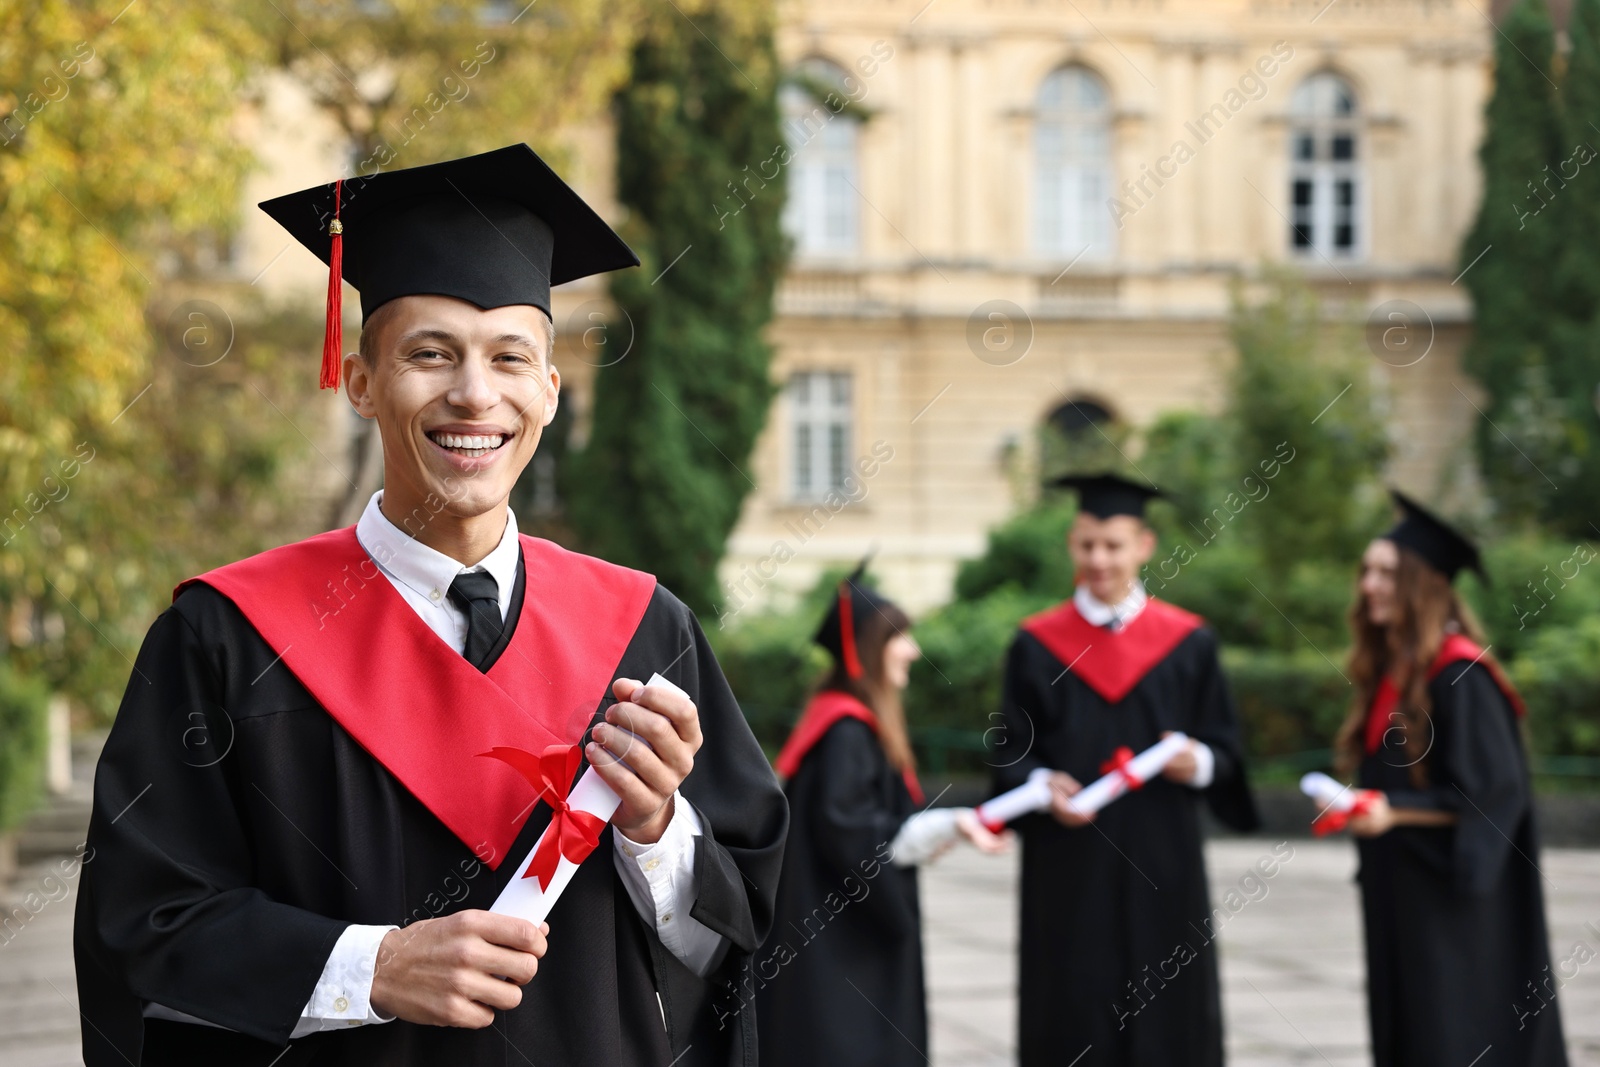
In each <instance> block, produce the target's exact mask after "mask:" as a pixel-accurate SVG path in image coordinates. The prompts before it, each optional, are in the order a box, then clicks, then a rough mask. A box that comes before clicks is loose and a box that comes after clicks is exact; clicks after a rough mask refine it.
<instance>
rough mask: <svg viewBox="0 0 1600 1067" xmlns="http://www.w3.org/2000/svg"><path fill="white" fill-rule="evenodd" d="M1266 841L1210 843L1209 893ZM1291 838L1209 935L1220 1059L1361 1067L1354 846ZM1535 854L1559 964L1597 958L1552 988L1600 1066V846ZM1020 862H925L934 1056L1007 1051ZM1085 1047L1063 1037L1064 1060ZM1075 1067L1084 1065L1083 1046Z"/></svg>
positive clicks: (966, 857)
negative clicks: (1265, 875) (1283, 856)
mask: <svg viewBox="0 0 1600 1067" xmlns="http://www.w3.org/2000/svg"><path fill="white" fill-rule="evenodd" d="M1275 844H1277V842H1274V841H1269V840H1261V839H1250V840H1228V841H1215V842H1212V843H1211V844H1210V845H1208V846H1207V850H1206V853H1207V862H1208V864H1209V869H1210V873H1211V886H1212V903H1213V905H1215V904H1216V903H1217V902H1218V901H1219V900H1220V899H1221V895H1222V893H1224V892H1225V891H1226V890H1227V889H1228V888H1230V887H1232V886H1236V885H1237V884H1238V882H1239V879H1240V878H1241V877H1243V876H1244V875H1245V873H1246V872H1247V871H1249V870H1250V869H1251V867H1252V866H1253V865H1254V864H1255V863H1256V861H1257V860H1259V859H1261V858H1263V857H1265V856H1269V855H1270V854H1271V851H1272V848H1273V846H1274V845H1275ZM1291 844H1292V845H1293V847H1294V855H1293V857H1292V858H1291V859H1290V860H1289V861H1288V863H1287V864H1285V865H1284V866H1283V867H1282V868H1281V869H1280V870H1279V872H1278V874H1277V875H1276V876H1275V877H1274V878H1272V879H1271V880H1270V881H1268V882H1267V883H1266V885H1267V887H1268V892H1267V894H1266V895H1265V896H1262V897H1260V898H1259V899H1257V900H1256V901H1255V902H1253V903H1250V904H1247V905H1246V906H1245V907H1244V908H1243V909H1242V910H1240V911H1239V912H1238V913H1237V914H1236V915H1234V916H1233V917H1232V918H1231V919H1230V920H1229V921H1228V923H1227V924H1226V925H1225V926H1224V927H1223V928H1222V933H1221V934H1220V936H1219V937H1218V945H1219V946H1220V951H1221V954H1222V996H1223V1002H1222V1004H1223V1011H1224V1014H1225V1016H1226V1019H1227V1023H1226V1025H1227V1048H1228V1063H1229V1064H1230V1065H1231V1067H1285V1065H1292V1064H1318V1065H1323V1067H1358V1065H1364V1064H1367V1063H1369V1062H1370V1060H1369V1059H1368V1054H1367V1030H1366V1028H1367V1021H1366V1003H1365V993H1364V989H1363V986H1364V975H1363V970H1364V968H1363V964H1362V958H1361V929H1360V920H1359V917H1358V915H1357V900H1356V887H1355V885H1354V884H1353V883H1352V881H1351V879H1352V877H1353V875H1354V873H1355V849H1354V848H1353V846H1352V845H1351V844H1350V842H1348V841H1344V840H1337V841H1301V840H1296V841H1293V842H1291ZM1540 865H1541V866H1542V867H1543V869H1544V874H1545V877H1546V883H1545V894H1546V896H1545V899H1546V904H1547V905H1548V907H1549V909H1550V928H1551V929H1550V933H1551V946H1552V954H1553V957H1552V958H1553V959H1554V961H1555V962H1556V964H1557V969H1558V970H1559V963H1560V961H1562V960H1564V959H1569V958H1573V949H1574V946H1575V945H1578V944H1580V943H1581V944H1583V945H1586V946H1587V948H1588V952H1587V953H1583V952H1580V953H1578V955H1577V956H1576V959H1577V960H1583V959H1587V958H1592V960H1593V962H1590V963H1589V964H1588V965H1587V966H1584V967H1580V968H1578V969H1577V973H1576V974H1575V975H1573V977H1572V979H1571V980H1570V981H1569V982H1568V983H1567V984H1566V985H1565V986H1564V987H1562V989H1561V998H1562V1004H1561V1010H1562V1016H1563V1021H1564V1022H1565V1028H1566V1035H1567V1049H1568V1054H1569V1057H1570V1059H1571V1062H1572V1065H1573V1067H1600V851H1578V850H1561V849H1547V850H1546V851H1545V853H1544V855H1543V856H1542V858H1541V864H1540ZM1016 868H1017V861H1016V858H1015V856H1011V857H1006V858H1002V859H993V858H987V857H982V856H979V855H977V854H976V853H974V852H972V851H971V850H963V851H958V852H953V853H951V854H950V855H948V856H946V857H944V858H943V859H941V860H940V861H939V862H938V863H936V864H934V865H933V866H932V867H930V868H927V869H925V870H924V873H923V881H922V899H923V902H924V904H923V906H924V930H925V938H926V940H925V945H926V951H927V962H928V985H929V997H930V1000H931V1009H932V1010H931V1018H932V1025H933V1064H934V1067H1006V1065H1009V1064H1011V1063H1013V1056H1014V1055H1015V1048H1016V1046H1015V1041H1014V1037H1013V1027H1014V1024H1015V1019H1016V1015H1015V1011H1016V1008H1015V1004H1014V995H1015V989H1016V974H1015V969H1016V941H1017V934H1016V918H1017V916H1016V910H1017V909H1016V892H1015V887H1016ZM1254 895H1259V891H1257V893H1256V894H1254ZM1572 971H1573V966H1569V967H1568V968H1567V970H1566V973H1567V974H1572ZM1507 1010H1510V1007H1509V1005H1508V1006H1507ZM1080 1051H1081V1050H1079V1049H1064V1050H1063V1053H1064V1054H1063V1056H1062V1059H1061V1067H1067V1065H1068V1064H1070V1063H1071V1062H1072V1057H1073V1056H1075V1055H1077V1054H1078V1053H1079V1052H1080ZM1078 1067H1092V1057H1091V1058H1086V1059H1084V1060H1083V1061H1082V1063H1080V1064H1079V1065H1078ZM1461 1067H1468V1065H1467V1064H1462V1065H1461Z"/></svg>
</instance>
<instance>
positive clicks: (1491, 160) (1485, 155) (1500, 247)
mask: <svg viewBox="0 0 1600 1067" xmlns="http://www.w3.org/2000/svg"><path fill="white" fill-rule="evenodd" d="M1554 53H1555V30H1554V27H1553V25H1552V24H1551V21H1550V14H1549V11H1548V10H1547V9H1546V7H1545V4H1544V0H1520V2H1519V3H1518V4H1517V5H1516V6H1515V7H1514V8H1512V9H1511V11H1510V12H1509V13H1508V14H1507V16H1506V18H1505V20H1504V22H1503V23H1502V25H1501V32H1500V33H1499V34H1497V35H1496V37H1495V86H1494V94H1493V95H1492V96H1491V97H1490V99H1489V105H1488V109H1487V116H1486V119H1487V121H1486V125H1487V128H1486V130H1485V135H1484V141H1483V145H1482V147H1481V148H1480V149H1479V160H1480V161H1481V164H1482V171H1483V203H1482V206H1481V207H1480V208H1479V211H1478V219H1477V222H1476V224H1475V225H1474V226H1473V228H1472V230H1471V232H1470V233H1469V234H1468V235H1467V237H1466V240H1465V241H1464V243H1463V244H1462V249H1461V262H1460V269H1462V270H1465V271H1466V272H1467V273H1466V277H1465V279H1464V281H1465V284H1466V286H1467V288H1468V289H1469V290H1470V291H1471V293H1472V299H1473V304H1474V313H1475V319H1476V333H1475V335H1474V337H1473V340H1472V343H1471V345H1470V346H1469V347H1468V348H1467V351H1466V356H1465V361H1464V362H1465V366H1466V369H1467V371H1468V372H1469V373H1471V374H1472V375H1474V376H1475V377H1476V378H1477V379H1478V380H1479V381H1480V382H1482V383H1483V385H1484V386H1485V388H1486V390H1487V391H1488V393H1489V406H1488V409H1487V418H1486V419H1485V420H1484V421H1483V422H1482V423H1481V424H1480V425H1479V427H1478V432H1477V442H1478V452H1479V458H1480V463H1481V465H1482V468H1483V471H1484V474H1485V475H1486V477H1487V480H1488V482H1489V486H1490V490H1491V492H1492V493H1493V495H1494V497H1495V499H1496V501H1497V502H1498V504H1499V505H1500V509H1501V512H1502V514H1504V515H1508V516H1511V515H1528V514H1536V513H1541V512H1544V511H1546V510H1548V506H1549V497H1548V494H1549V490H1550V486H1549V484H1548V483H1546V482H1545V481H1544V480H1543V478H1541V476H1540V475H1539V473H1538V471H1537V470H1534V469H1531V468H1530V462H1529V460H1528V459H1525V458H1523V453H1524V452H1529V448H1528V445H1529V444H1531V443H1532V442H1531V441H1528V442H1521V441H1519V445H1520V446H1521V450H1520V451H1519V450H1518V448H1516V447H1507V445H1506V442H1505V438H1504V437H1502V436H1501V433H1500V431H1499V430H1496V429H1495V426H1498V427H1500V429H1501V430H1505V431H1506V432H1508V433H1510V434H1511V435H1512V436H1513V438H1517V437H1519V436H1525V435H1523V434H1520V433H1519V432H1518V431H1520V430H1522V429H1524V428H1528V429H1532V428H1535V427H1537V426H1538V425H1539V424H1540V422H1541V418H1540V416H1539V414H1538V413H1532V417H1529V416H1530V412H1529V411H1528V406H1527V404H1526V403H1525V402H1522V403H1520V404H1519V399H1521V398H1523V397H1524V395H1525V394H1533V395H1537V393H1538V388H1537V386H1538V382H1539V381H1540V380H1541V377H1542V376H1544V375H1546V374H1547V369H1546V363H1547V359H1548V354H1549V352H1550V350H1551V348H1552V346H1553V345H1552V342H1553V341H1554V336H1553V335H1554V334H1555V333H1557V332H1558V331H1557V330H1555V328H1554V326H1555V314H1554V313H1555V307H1554V291H1553V281H1554V273H1555V264H1556V262H1557V253H1558V252H1559V250H1560V248H1561V245H1562V241H1561V239H1560V238H1561V224H1562V218H1561V212H1560V210H1559V209H1558V208H1557V207H1556V206H1555V203H1556V200H1555V198H1556V197H1557V196H1559V191H1558V190H1557V189H1556V188H1555V185H1556V182H1555V181H1550V185H1549V187H1547V186H1546V184H1545V183H1546V181H1547V180H1549V176H1550V175H1551V174H1552V173H1558V171H1557V168H1558V167H1559V164H1560V161H1561V159H1562V158H1563V153H1562V152H1561V150H1560V149H1561V143H1562V140H1563V136H1562V134H1563V131H1562V129H1561V125H1560V120H1559V115H1558V111H1557V106H1556V105H1557V100H1556V90H1555V86H1554V79H1555V72H1554V63H1553V59H1554ZM1485 249H1487V251H1485ZM1480 257H1481V258H1480ZM1491 422H1492V423H1493V425H1491V424H1490V423H1491ZM1535 451H1540V450H1538V449H1536V450H1535ZM1529 454H1530V455H1531V454H1532V453H1529ZM1533 465H1534V466H1537V467H1539V468H1540V469H1542V468H1543V467H1544V464H1541V463H1538V461H1537V458H1535V459H1534V460H1533Z"/></svg>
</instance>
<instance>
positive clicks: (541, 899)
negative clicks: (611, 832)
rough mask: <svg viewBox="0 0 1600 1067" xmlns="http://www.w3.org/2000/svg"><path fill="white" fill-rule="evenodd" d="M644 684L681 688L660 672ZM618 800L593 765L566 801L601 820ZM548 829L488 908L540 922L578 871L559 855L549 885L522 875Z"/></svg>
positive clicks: (612, 811) (605, 819)
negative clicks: (544, 887)
mask: <svg viewBox="0 0 1600 1067" xmlns="http://www.w3.org/2000/svg"><path fill="white" fill-rule="evenodd" d="M645 685H647V686H659V687H661V688H663V689H669V690H671V691H673V692H677V693H681V692H683V690H681V689H679V688H678V687H677V686H675V685H673V684H672V683H671V682H669V681H667V680H666V679H665V678H663V677H661V675H659V674H652V675H651V676H650V680H649V681H648V682H646V683H645ZM641 743H642V742H641ZM621 803H622V800H621V798H620V797H618V796H617V794H616V792H615V791H613V790H612V788H611V787H610V786H609V785H607V784H606V781H605V779H604V778H601V777H600V775H599V773H598V772H596V771H595V769H594V768H593V767H586V768H584V771H583V774H582V776H581V777H579V779H578V784H577V785H575V786H573V787H572V792H571V794H569V795H568V797H567V804H568V806H569V807H571V809H572V810H573V811H586V812H588V813H589V814H590V815H593V816H595V817H596V818H598V819H600V820H601V821H603V822H610V821H611V816H613V815H615V814H616V812H617V807H618V805H620V804H621ZM549 832H550V829H549V827H546V828H545V832H544V833H543V834H540V835H539V840H538V841H535V842H534V845H533V849H532V850H531V851H529V853H528V854H527V855H526V856H524V857H522V862H521V863H520V864H518V865H517V868H516V873H515V874H513V875H512V877H511V881H510V882H508V883H507V884H506V887H505V889H503V890H501V891H500V896H499V897H498V898H497V899H496V900H495V902H494V906H493V907H491V908H490V909H489V910H490V911H495V912H499V913H500V914H502V915H515V916H517V917H518V918H521V919H527V920H528V921H529V922H532V923H541V922H544V920H545V918H546V916H548V915H549V914H550V909H551V908H554V907H555V906H556V901H557V900H558V899H559V898H560V897H561V892H562V890H564V889H566V888H567V883H568V882H570V881H572V876H573V875H574V874H576V873H577V870H578V865H577V864H576V863H573V862H572V861H571V860H569V859H567V858H566V857H565V856H562V857H561V860H560V862H559V863H558V864H557V866H556V873H555V875H554V876H553V877H552V878H551V879H550V885H549V887H548V888H546V889H543V890H541V889H540V888H539V879H537V878H524V877H523V872H524V871H526V870H527V869H528V865H529V864H531V863H532V862H533V857H534V853H536V852H538V851H539V846H540V845H542V844H543V843H544V839H545V835H546V834H548V833H549Z"/></svg>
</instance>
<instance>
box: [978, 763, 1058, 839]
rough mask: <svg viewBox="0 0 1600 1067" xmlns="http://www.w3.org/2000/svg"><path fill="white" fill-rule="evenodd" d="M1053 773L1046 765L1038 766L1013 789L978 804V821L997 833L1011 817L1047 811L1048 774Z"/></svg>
mask: <svg viewBox="0 0 1600 1067" xmlns="http://www.w3.org/2000/svg"><path fill="white" fill-rule="evenodd" d="M1054 773H1055V772H1054V771H1052V770H1051V769H1050V768H1048V767H1040V768H1038V769H1036V770H1035V771H1034V772H1033V773H1032V774H1030V775H1028V780H1027V781H1026V782H1023V783H1022V784H1021V785H1019V786H1017V787H1016V788H1015V789H1009V790H1007V791H1006V792H1004V793H1001V794H1000V795H999V796H997V797H995V798H993V799H992V800H986V801H984V802H983V803H982V804H979V805H978V811H977V815H978V821H979V822H981V823H983V825H985V826H987V827H988V828H989V829H990V830H991V831H993V832H994V833H999V832H1000V831H1001V830H1002V829H1003V828H1004V827H1005V825H1006V823H1008V822H1010V821H1011V820H1012V819H1015V818H1018V817H1020V816H1023V815H1028V814H1030V813H1032V812H1035V811H1049V810H1050V776H1051V775H1052V774H1054Z"/></svg>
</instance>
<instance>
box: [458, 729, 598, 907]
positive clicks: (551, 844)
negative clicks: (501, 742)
mask: <svg viewBox="0 0 1600 1067" xmlns="http://www.w3.org/2000/svg"><path fill="white" fill-rule="evenodd" d="M478 755H480V756H492V757H493V758H495V759H497V760H501V761H502V762H504V763H508V764H510V765H511V766H512V767H513V768H514V769H515V770H516V771H517V773H518V774H520V775H522V777H524V778H526V779H527V780H528V784H529V785H531V786H533V788H534V789H536V790H538V793H539V799H540V800H543V801H544V802H545V803H547V804H549V805H550V809H551V811H552V813H553V814H552V815H551V816H550V825H549V826H548V827H547V828H546V829H545V832H544V836H543V837H541V838H540V839H539V847H538V848H537V849H535V850H534V853H533V861H532V862H531V863H529V864H528V869H527V870H526V871H523V872H522V877H524V878H537V879H539V889H540V891H541V892H542V891H544V890H546V889H549V888H550V879H552V878H554V877H555V875H556V868H557V867H558V866H560V864H561V858H562V857H563V856H565V857H566V858H567V859H569V860H571V861H572V862H573V863H582V862H583V861H584V860H585V859H587V858H588V856H589V853H591V852H593V851H594V850H595V846H597V845H598V844H600V831H602V830H604V829H605V828H606V822H605V820H604V819H602V818H600V817H598V816H596V815H591V814H590V813H589V812H587V811H575V810H573V808H572V807H571V806H570V805H568V803H567V791H568V790H569V789H570V788H571V782H572V779H573V778H574V777H576V775H577V773H578V764H579V763H580V762H581V761H582V759H583V753H582V751H581V750H580V749H579V748H578V746H577V745H551V746H550V747H549V748H547V749H545V750H544V754H543V755H542V756H535V755H534V754H533V753H531V752H524V751H523V750H522V749H520V748H500V747H495V748H492V749H490V750H489V751H488V752H480V753H478Z"/></svg>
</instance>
